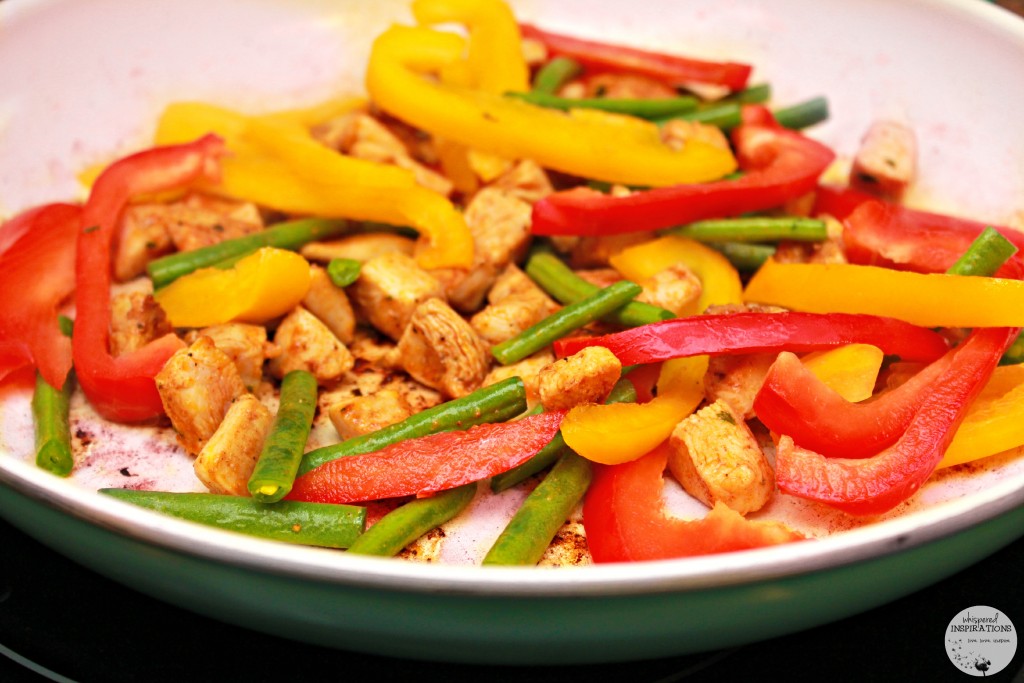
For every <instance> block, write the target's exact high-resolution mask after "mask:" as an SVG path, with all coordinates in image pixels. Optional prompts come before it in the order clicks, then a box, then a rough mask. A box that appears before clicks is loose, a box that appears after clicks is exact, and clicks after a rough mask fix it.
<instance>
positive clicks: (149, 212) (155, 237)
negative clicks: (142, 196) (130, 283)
mask: <svg viewBox="0 0 1024 683" xmlns="http://www.w3.org/2000/svg"><path fill="white" fill-rule="evenodd" d="M166 215H167V210H166V208H165V205H163V204H132V205H130V206H128V207H126V208H125V210H124V212H123V213H122V214H121V222H120V225H119V226H118V234H117V241H116V243H115V246H114V278H115V279H116V280H117V281H118V282H125V281H127V280H131V279H132V278H136V277H138V276H139V275H142V274H143V273H144V272H146V266H147V265H148V264H149V262H150V261H152V260H154V259H157V258H160V257H161V256H164V255H166V254H169V253H171V252H172V251H174V242H172V241H171V232H170V230H169V229H168V226H167V220H166Z"/></svg>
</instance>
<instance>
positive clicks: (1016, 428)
mask: <svg viewBox="0 0 1024 683" xmlns="http://www.w3.org/2000/svg"><path fill="white" fill-rule="evenodd" d="M1022 369H1024V368H1021V367H1020V366H1016V365H1014V366H1005V367H998V368H996V369H995V370H994V371H993V372H992V378H991V379H990V380H989V382H988V384H987V385H985V388H984V389H983V390H982V392H981V394H980V395H979V396H978V398H976V399H974V402H973V403H972V404H971V407H970V409H969V410H968V411H967V417H965V418H964V421H963V422H962V423H961V424H960V428H959V429H957V431H956V435H955V436H954V437H953V442H952V443H950V444H949V448H947V449H946V453H945V455H943V456H942V460H941V461H939V464H938V465H937V466H936V468H937V469H938V468H942V467H952V466H953V465H959V464H962V463H965V462H971V461H972V460H978V459H980V458H986V457H988V456H990V455H995V454H996V453H1002V452H1003V451H1007V450H1010V449H1011V448H1017V447H1019V446H1022V445H1024V377H1022V376H1021V372H1020V371H1021V370H1022Z"/></svg>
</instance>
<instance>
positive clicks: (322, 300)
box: [302, 266, 356, 344]
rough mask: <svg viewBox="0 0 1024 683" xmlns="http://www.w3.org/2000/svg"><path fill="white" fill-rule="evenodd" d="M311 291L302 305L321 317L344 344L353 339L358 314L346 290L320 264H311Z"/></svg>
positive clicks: (307, 293) (321, 320)
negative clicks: (332, 280)
mask: <svg viewBox="0 0 1024 683" xmlns="http://www.w3.org/2000/svg"><path fill="white" fill-rule="evenodd" d="M309 273H310V277H309V291H308V292H306V296H305V298H304V299H303V300H302V305H303V306H305V307H306V310H307V311H309V312H310V313H312V314H313V315H315V316H316V317H317V318H319V319H320V322H322V323H323V324H324V325H327V329H329V330H330V331H331V332H333V333H334V336H335V337H337V338H338V339H339V340H340V341H341V342H342V343H343V344H348V343H349V342H351V341H352V335H353V334H354V333H355V329H356V314H355V311H353V310H352V304H351V303H349V300H348V295H347V294H345V290H344V289H342V288H341V287H338V286H337V285H335V284H334V283H333V282H331V278H330V277H329V276H328V275H327V271H326V270H324V269H323V268H321V267H320V266H310V269H309Z"/></svg>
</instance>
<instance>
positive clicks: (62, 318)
mask: <svg viewBox="0 0 1024 683" xmlns="http://www.w3.org/2000/svg"><path fill="white" fill-rule="evenodd" d="M57 325H58V326H59V327H60V333H61V334H63V335H64V336H65V337H70V336H71V335H72V334H73V333H74V331H75V321H74V320H72V319H71V318H69V317H67V316H66V315H58V316H57Z"/></svg>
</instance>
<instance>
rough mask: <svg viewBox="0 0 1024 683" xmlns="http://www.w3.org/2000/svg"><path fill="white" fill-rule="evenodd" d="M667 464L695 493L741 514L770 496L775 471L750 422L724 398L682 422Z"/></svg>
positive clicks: (710, 503) (671, 440)
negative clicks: (755, 436) (752, 431)
mask: <svg viewBox="0 0 1024 683" xmlns="http://www.w3.org/2000/svg"><path fill="white" fill-rule="evenodd" d="M668 466H669V469H670V470H671V471H672V475H673V476H674V477H675V478H676V480H677V481H679V483H680V484H681V485H682V486H683V488H684V489H686V492H687V493H689V494H690V495H691V496H693V497H694V498H696V499H697V500H699V501H701V502H702V503H704V504H705V505H707V506H708V507H714V505H715V503H717V502H721V503H724V504H725V505H728V506H729V507H730V508H732V509H733V510H735V511H736V512H738V513H740V514H741V515H744V514H747V513H749V512H754V511H756V510H760V509H761V508H762V507H764V505H765V504H766V503H767V502H768V501H769V500H771V497H772V493H773V492H774V490H775V473H774V472H773V471H772V467H771V464H769V462H768V458H767V457H765V454H764V452H763V451H762V450H761V447H760V445H759V444H758V443H757V439H756V438H754V435H753V434H752V433H751V431H750V428H749V427H747V423H746V422H744V421H743V419H742V418H740V417H739V415H737V414H736V412H735V411H734V410H733V409H732V408H731V407H730V406H729V404H728V403H726V402H724V401H715V402H714V403H712V404H711V405H709V406H706V407H704V408H702V409H700V410H698V411H697V412H696V413H694V414H693V415H690V416H689V417H687V418H686V419H684V420H683V421H682V422H680V423H679V424H678V425H677V426H676V428H675V430H673V432H672V436H671V437H670V438H669V458H668Z"/></svg>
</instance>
